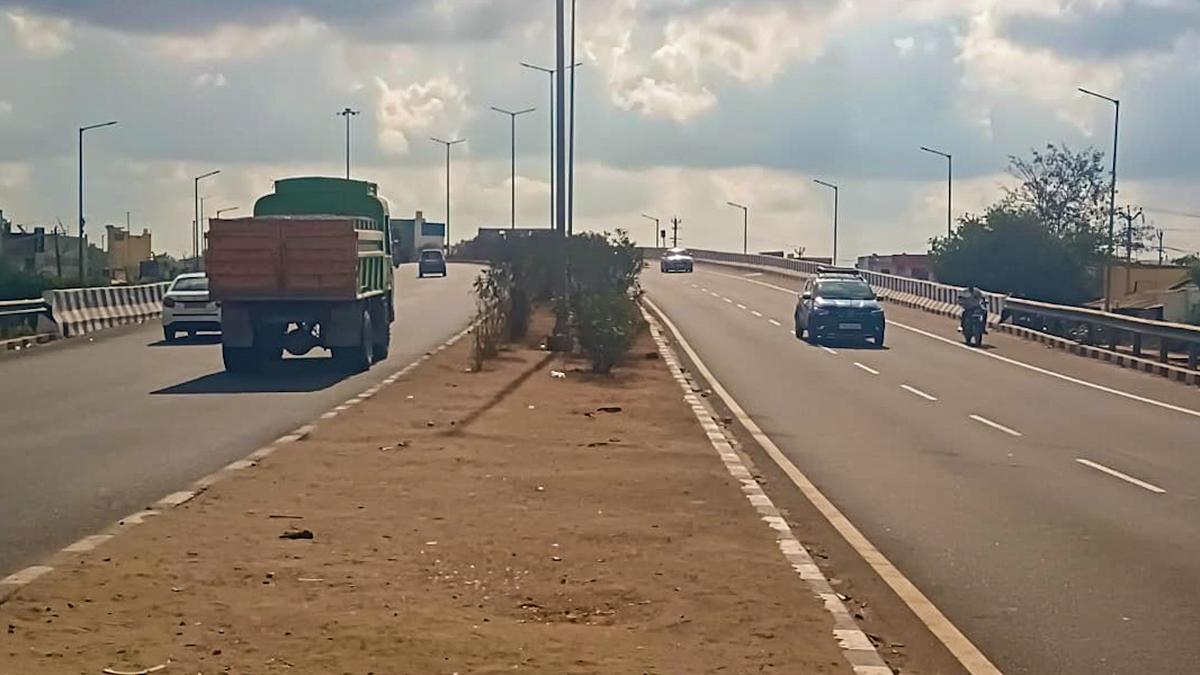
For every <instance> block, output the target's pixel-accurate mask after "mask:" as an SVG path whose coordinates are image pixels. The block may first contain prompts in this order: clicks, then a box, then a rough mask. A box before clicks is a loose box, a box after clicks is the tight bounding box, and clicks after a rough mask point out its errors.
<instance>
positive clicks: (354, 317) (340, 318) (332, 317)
mask: <svg viewBox="0 0 1200 675" xmlns="http://www.w3.org/2000/svg"><path fill="white" fill-rule="evenodd" d="M364 308H365V304H364V303H363V302H342V303H337V304H335V305H333V306H331V307H330V308H329V320H328V321H327V322H325V323H322V324H321V341H322V342H323V343H324V344H325V346H326V347H329V348H333V347H357V346H359V345H361V344H362V338H363V335H362V331H363V310H364Z"/></svg>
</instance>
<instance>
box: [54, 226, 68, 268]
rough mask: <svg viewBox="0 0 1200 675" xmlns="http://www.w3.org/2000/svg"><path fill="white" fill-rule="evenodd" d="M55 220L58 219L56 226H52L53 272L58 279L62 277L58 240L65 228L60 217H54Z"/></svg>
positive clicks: (60, 251) (60, 252)
mask: <svg viewBox="0 0 1200 675" xmlns="http://www.w3.org/2000/svg"><path fill="white" fill-rule="evenodd" d="M55 220H57V221H58V227H56V228H54V272H55V274H57V275H58V278H59V279H62V250H61V249H60V248H59V246H58V242H59V241H60V240H61V239H62V236H63V233H64V232H66V231H67V228H65V227H63V224H62V219H61V218H55Z"/></svg>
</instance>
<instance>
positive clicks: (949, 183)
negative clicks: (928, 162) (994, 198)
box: [921, 145, 954, 237]
mask: <svg viewBox="0 0 1200 675" xmlns="http://www.w3.org/2000/svg"><path fill="white" fill-rule="evenodd" d="M921 149H922V150H924V151H925V152H928V153H930V154H934V155H939V156H941V157H945V158H946V236H947V237H949V236H951V235H952V234H954V216H953V214H952V212H953V210H954V158H953V157H952V156H950V153H948V152H942V151H941V150H934V149H933V148H927V147H925V146H924V145H922V146H921Z"/></svg>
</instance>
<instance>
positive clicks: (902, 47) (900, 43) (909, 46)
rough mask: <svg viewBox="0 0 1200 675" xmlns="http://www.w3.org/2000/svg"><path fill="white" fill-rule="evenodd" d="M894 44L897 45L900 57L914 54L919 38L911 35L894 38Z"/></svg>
mask: <svg viewBox="0 0 1200 675" xmlns="http://www.w3.org/2000/svg"><path fill="white" fill-rule="evenodd" d="M892 44H893V45H895V47H896V53H897V54H899V55H900V58H905V57H907V56H908V55H909V54H912V51H913V48H914V47H916V45H917V40H916V38H914V37H913V36H911V35H909V36H908V37H902V38H896V39H895V40H892Z"/></svg>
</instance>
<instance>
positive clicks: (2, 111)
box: [0, 101, 13, 115]
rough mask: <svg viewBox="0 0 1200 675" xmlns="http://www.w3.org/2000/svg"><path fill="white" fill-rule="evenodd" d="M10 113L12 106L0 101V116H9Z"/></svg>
mask: <svg viewBox="0 0 1200 675" xmlns="http://www.w3.org/2000/svg"><path fill="white" fill-rule="evenodd" d="M12 111H13V104H11V103H9V102H8V101H0V115H11V114H12Z"/></svg>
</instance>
